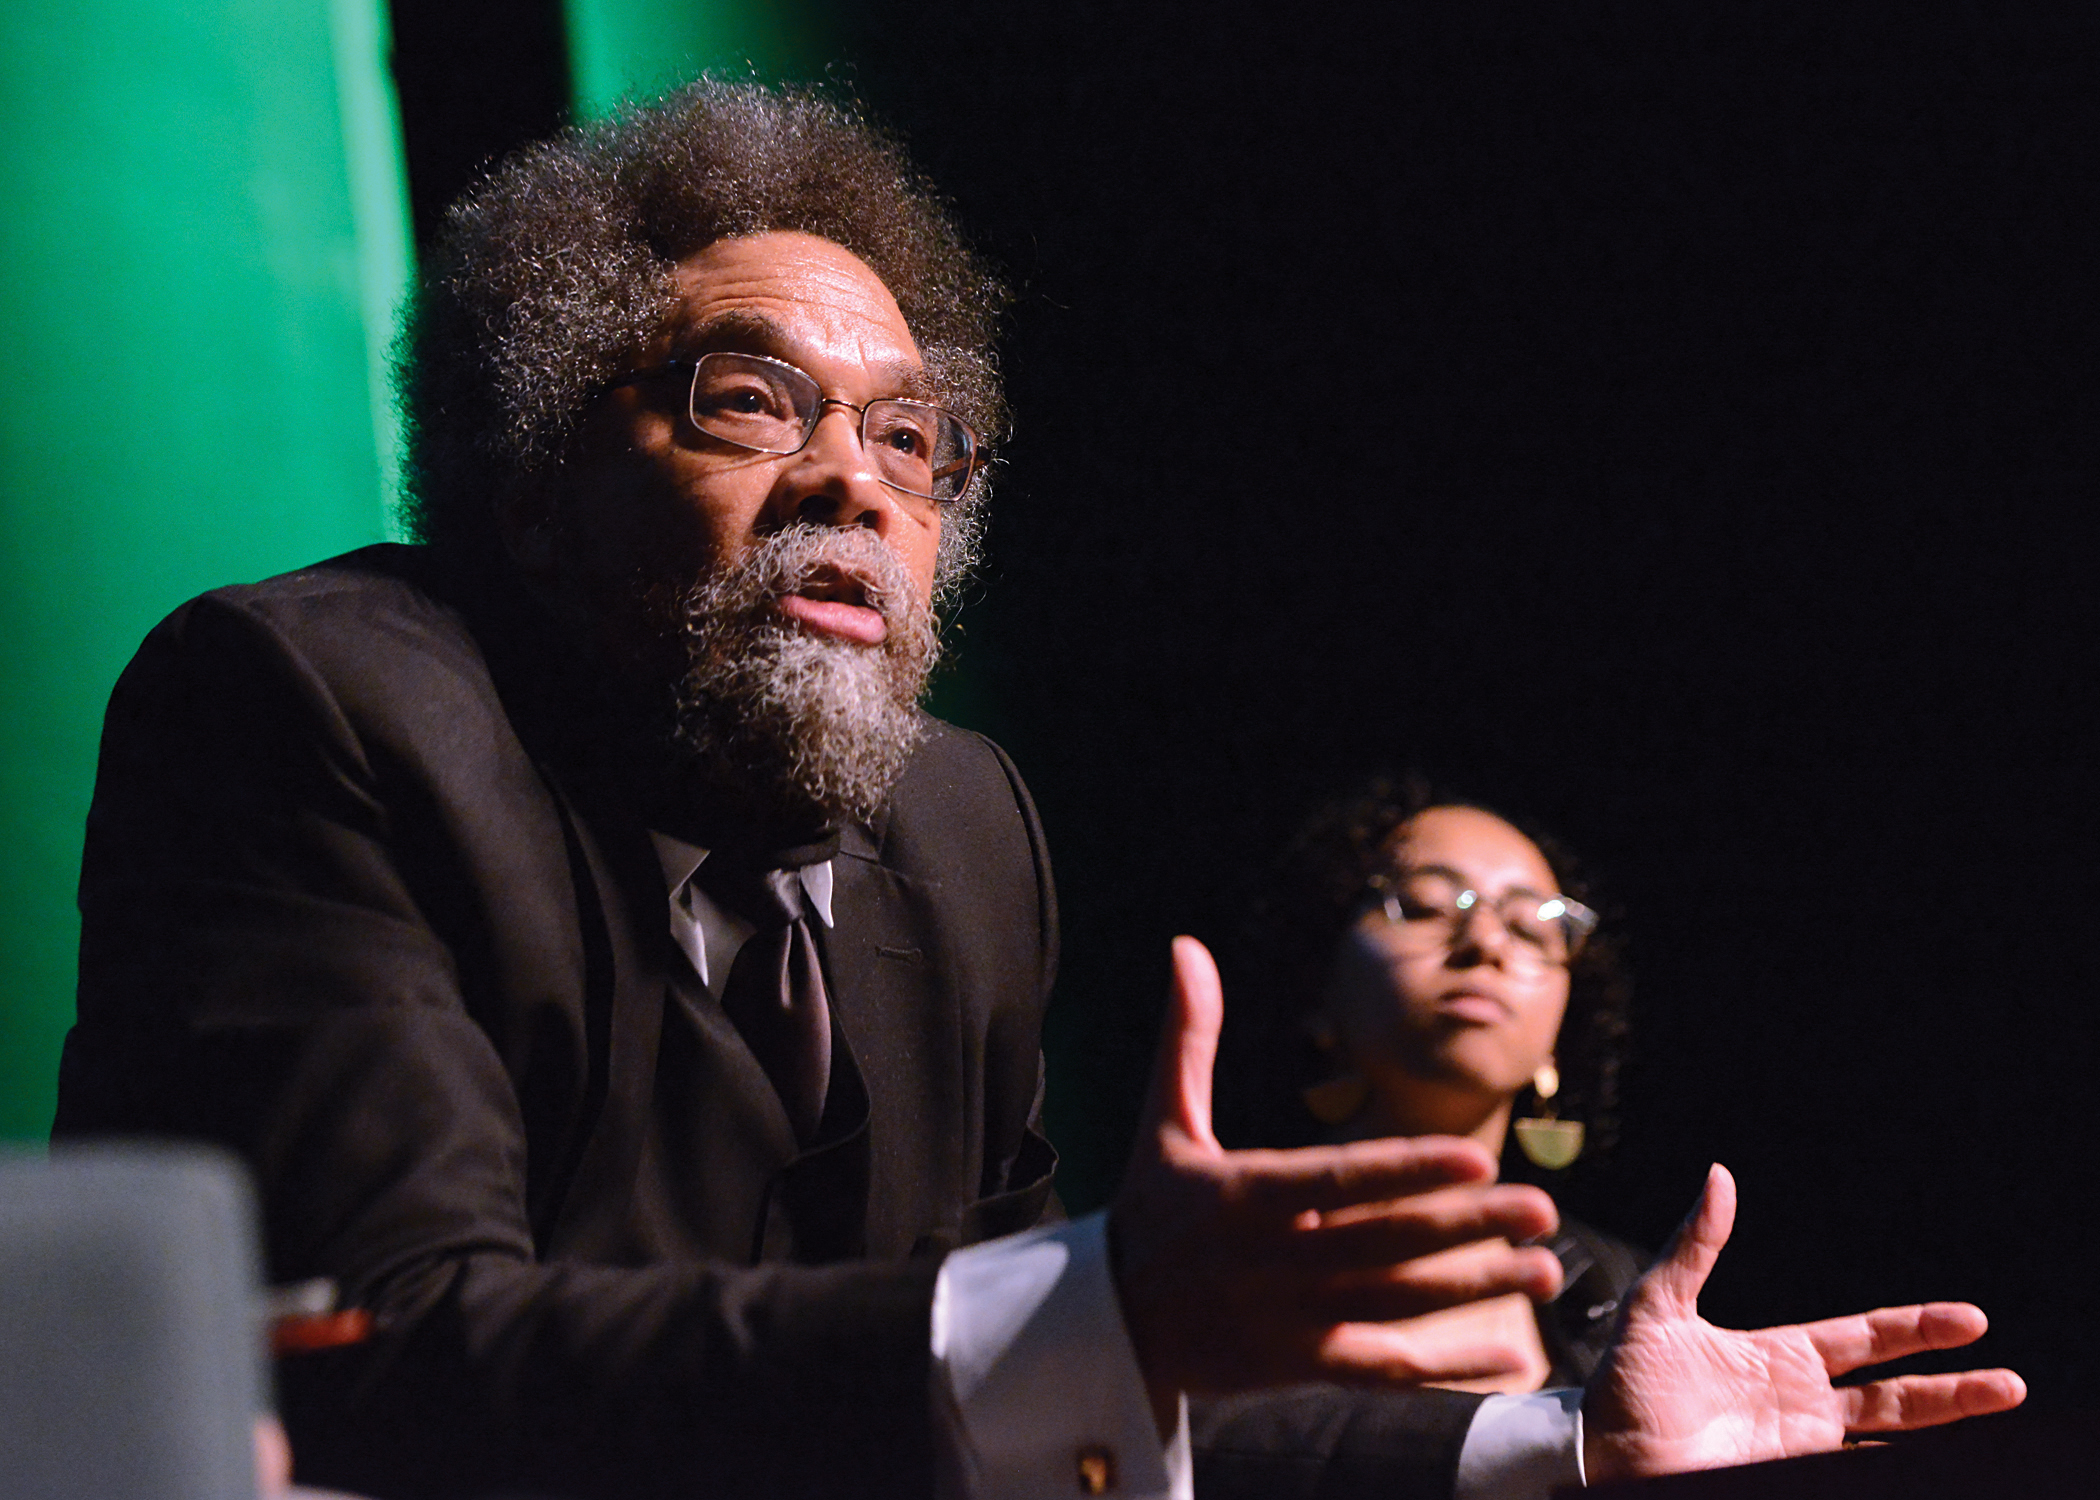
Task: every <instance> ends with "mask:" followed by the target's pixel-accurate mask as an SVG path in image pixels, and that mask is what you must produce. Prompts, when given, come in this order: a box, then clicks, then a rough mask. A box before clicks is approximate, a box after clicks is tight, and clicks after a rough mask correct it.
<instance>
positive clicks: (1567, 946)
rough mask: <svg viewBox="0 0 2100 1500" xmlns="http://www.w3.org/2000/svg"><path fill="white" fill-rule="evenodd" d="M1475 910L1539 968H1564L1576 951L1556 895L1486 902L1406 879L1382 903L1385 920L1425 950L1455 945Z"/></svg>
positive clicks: (1440, 881)
mask: <svg viewBox="0 0 2100 1500" xmlns="http://www.w3.org/2000/svg"><path fill="white" fill-rule="evenodd" d="M1481 907H1486V908H1487V909H1488V910H1490V911H1492V912H1493V913H1494V914H1495V917H1496V920H1498V921H1499V922H1500V923H1501V924H1502V927H1503V930H1504V931H1506V932H1507V933H1508V934H1509V935H1510V937H1511V939H1512V940H1513V941H1515V943H1516V944H1517V945H1518V951H1519V952H1521V953H1525V954H1528V955H1530V956H1532V957H1535V958H1537V959H1539V960H1541V961H1543V962H1545V963H1549V964H1563V963H1566V962H1567V961H1568V960H1569V959H1570V958H1572V957H1574V956H1575V953H1576V951H1577V950H1578V949H1579V948H1580V947H1581V946H1582V938H1583V935H1584V934H1583V931H1582V929H1581V928H1579V927H1578V926H1577V924H1576V922H1575V920H1574V918H1573V917H1572V916H1571V915H1570V914H1569V912H1568V906H1567V903H1566V902H1565V901H1564V900H1563V899H1562V898H1560V897H1558V896H1541V895H1539V894H1538V893H1537V892H1536V891H1510V892H1507V893H1506V894H1504V895H1503V896H1502V897H1501V898H1500V899H1499V900H1496V901H1489V900H1488V899H1487V898H1486V897H1484V896H1482V895H1481V894H1480V893H1479V892H1477V891H1472V890H1468V889H1466V888H1465V887H1464V886H1462V885H1460V884H1459V883H1458V882H1457V881H1455V880H1451V879H1449V878H1448V877H1446V876H1443V875H1437V874H1429V873H1423V874H1414V875H1408V876H1404V877H1402V878H1401V879H1400V880H1399V881H1397V882H1396V883H1395V884H1394V886H1393V887H1392V890H1391V892H1390V894H1389V896H1388V898H1387V901H1386V915H1387V916H1388V917H1389V918H1391V919H1392V920H1393V922H1394V923H1395V925H1397V926H1398V927H1400V928H1401V930H1402V931H1403V932H1404V933H1407V934H1409V935H1410V936H1413V937H1415V938H1418V939H1419V940H1420V941H1421V942H1422V943H1423V944H1424V945H1425V946H1427V945H1431V944H1444V943H1451V942H1455V941H1457V939H1458V935H1459V933H1460V931H1461V930H1462V929H1463V928H1464V926H1465V924H1466V922H1467V921H1468V920H1470V919H1472V918H1473V917H1474V916H1475V915H1476V913H1477V911H1478V909H1479V908H1481Z"/></svg>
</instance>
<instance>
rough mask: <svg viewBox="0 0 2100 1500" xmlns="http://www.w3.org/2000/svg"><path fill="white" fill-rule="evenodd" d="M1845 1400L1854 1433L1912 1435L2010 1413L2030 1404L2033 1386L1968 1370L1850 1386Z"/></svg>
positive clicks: (2002, 1373)
mask: <svg viewBox="0 0 2100 1500" xmlns="http://www.w3.org/2000/svg"><path fill="white" fill-rule="evenodd" d="M1838 1394H1839V1395H1841V1396H1842V1397H1843V1398H1844V1402H1845V1405H1844V1416H1845V1430H1846V1431H1848V1432H1907V1431H1909V1430H1910V1429H1911V1428H1913V1427H1936V1426H1938V1425H1939V1424H1940V1423H1942V1422H1956V1421H1959V1420H1961V1419H1962V1418H1963V1417H1982V1416H1988V1415H1989V1414H1990V1413H1992V1412H1998V1411H2010V1410H2011V1409H2012V1408H2013V1407H2015V1406H2018V1405H2019V1404H2020V1403H2021V1402H2022V1401H2025V1400H2026V1399H2027V1382H2026V1381H2024V1380H2022V1379H2021V1378H2020V1377H2019V1376H2017V1375H2015V1374H2014V1373H2013V1372H2012V1371H2010V1370H1965V1371H1963V1372H1962V1373H1961V1374H1959V1375H1903V1376H1899V1377H1897V1378H1896V1379H1894V1380H1877V1381H1874V1382H1873V1383H1872V1384H1870V1385H1860V1386H1850V1387H1847V1388H1846V1389H1844V1390H1841V1391H1840V1392H1839V1393H1838Z"/></svg>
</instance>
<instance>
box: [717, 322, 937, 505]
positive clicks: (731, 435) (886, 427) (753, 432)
mask: <svg viewBox="0 0 2100 1500" xmlns="http://www.w3.org/2000/svg"><path fill="white" fill-rule="evenodd" d="M824 406H825V401H824V392H823V390H822V389H821V388H820V387H819V386H818V385H817V383H816V381H814V380H812V379H811V378H810V377H809V376H808V375H807V374H805V373H804V372H802V371H801V370H798V369H796V368H795V367H794V366H793V365H790V364H783V363H782V362H781V361H779V360H776V359H766V358H764V357H763V356H760V355H755V354H732V353H723V352H717V353H713V354H704V355H702V356H701V357H700V358H699V360H698V361H697V362H696V363H695V366H694V369H693V395H692V407H691V415H692V419H693V425H694V426H695V427H697V428H699V429H700V430H701V431H702V432H705V433H707V434H708V435H709V436H711V437H718V438H720V439H722V440H723V441H724V442H728V443H735V444H736V445H737V446H738V447H740V448H752V449H755V450H757V451H758V452H760V453H798V452H800V451H801V449H802V445H803V444H804V443H807V442H808V441H809V438H810V434H811V433H813V432H815V431H816V427H817V421H818V419H819V418H820V417H822V416H823V414H824ZM860 440H861V446H862V447H863V448H864V449H866V450H867V454H868V458H869V461H870V462H871V463H873V464H874V466H875V471H876V474H877V476H878V477H879V478H880V479H881V480H882V482H883V483H884V484H887V485H889V486H890V487H891V488H893V489H898V490H902V491H904V492H905V493H906V494H910V495H919V496H923V497H925V498H928V499H932V500H953V499H954V498H955V497H956V496H958V495H960V494H961V493H962V491H963V487H964V486H965V485H966V484H968V483H969V480H970V460H971V455H972V454H973V452H974V451H975V447H976V443H975V440H974V438H973V436H972V434H971V432H970V429H969V428H968V427H967V426H965V425H964V424H963V421H962V419H961V418H959V417H957V416H955V415H954V414H953V413H952V412H948V411H944V410H942V409H941V408H940V407H938V406H930V405H928V404H927V403H925V402H923V401H905V400H901V399H897V398H892V397H885V398H883V399H882V400H878V401H870V402H869V403H868V404H867V406H866V407H865V408H864V409H863V410H862V412H861V420H860Z"/></svg>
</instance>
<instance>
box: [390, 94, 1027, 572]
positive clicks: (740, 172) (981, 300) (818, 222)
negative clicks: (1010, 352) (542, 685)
mask: <svg viewBox="0 0 2100 1500" xmlns="http://www.w3.org/2000/svg"><path fill="white" fill-rule="evenodd" d="M767 230H800V231H803V232H805V233H808V234H814V235H820V236H822V237H823V238H825V239H828V240H831V241H833V242H834V243H836V244H839V245H842V246H844V247H845V248H846V249H848V250H850V251H852V252H853V253H854V254H855V255H857V256H859V257H860V258H861V259H862V260H864V261H866V262H867V263H868V265H869V266H870V267H871V268H872V269H873V270H874V272H875V274H876V275H877V276H879V277H881V278H882V281H883V284H884V285H885V286H887V287H888V288H889V290H890V292H891V294H892V295H893V296H895V297H896V299H897V305H898V307H899V308H900V309H901V310H902V311H903V313H904V317H905V321H906V322H907V323H908V324H909V325H910V328H911V330H912V334H913V337H914V338H915V339H916V340H917V342H918V343H919V346H920V353H921V355H922V357H923V358H924V359H925V361H926V364H927V369H928V373H929V374H930V375H931V377H932V379H933V383H934V387H935V390H936V392H937V393H938V397H939V399H940V400H941V401H942V402H943V403H944V404H946V405H948V406H951V407H952V408H954V409H955V410H956V411H957V412H958V413H959V414H960V415H961V416H962V417H963V418H964V419H965V420H967V421H968V422H969V423H970V424H971V425H972V426H974V427H975V428H976V429H977V430H978V432H979V433H981V434H983V436H984V437H985V439H986V440H987V442H988V443H990V442H996V441H997V440H998V439H999V437H1000V436H1001V435H1002V434H1003V433H1004V430H1005V427H1006V407H1005V402H1004V398H1003V397H1002V395H1001V392H1000V383H999V370H998V364H997V360H996V357H995V353H994V349H993V333H994V325H995V323H996V321H997V318H998V315H999V311H1000V309H1001V307H1002V306H1003V305H1004V303H1005V300H1006V294H1005V291H1004V289H1003V288H1002V287H1001V285H1000V284H999V282H998V280H997V279H996V278H995V277H993V276H992V275H991V273H990V272H989V271H988V270H987V269H986V268H985V267H984V266H983V265H982V264H981V263H980V262H979V261H978V259H977V257H976V256H975V255H973V254H972V252H971V251H970V249H969V247H968V246H967V245H966V244H965V243H964V242H963V239H962V236H961V235H960V233H959V232H958V231H957V229H956V227H955V225H954V222H953V221H952V219H951V218H950V216H949V213H948V209H947V207H946V205H945V204H944V203H943V201H942V200H941V198H940V197H939V195H938V194H936V193H935V191H934V190H933V188H932V186H931V185H930V184H929V183H928V182H927V181H926V180H925V179H924V178H923V177H921V176H920V175H919V173H918V172H917V171H916V170H915V169H914V168H913V167H912V165H911V163H910V162H909V161H908V160H907V159H906V157H905V154H904V151H903V149H902V147H901V146H900V145H899V144H898V143H897V142H896V141H894V140H892V139H891V138H890V137H888V136H886V135H885V134H883V133H882V132H881V131H879V130H878V129H876V128H875V127H874V126H872V125H870V124H869V123H868V122H867V121H866V120H864V119H862V118H861V117H860V115H859V114H858V113H856V112H855V111H854V110H852V109H850V108H848V107H847V106H845V105H842V104H840V103H838V102H836V101H834V100H832V99H829V98H826V97H824V96H822V95H820V94H818V93H815V92H811V91H808V90H803V89H795V88H784V89H777V90H776V89H768V88H764V87H761V86H760V85H757V84H753V83H726V82H721V81H718V80H713V79H702V80H700V81H699V82H697V83H694V84H692V85H690V86H689V87H687V88H685V89H683V90H680V91H679V92H677V93H674V94H672V95H670V96H668V97H666V98H664V99H662V100H660V101H657V102H655V103H652V104H646V105H636V106H630V107H628V108H626V109H624V110H622V111H621V112H620V113H618V114H616V115H615V116H613V117H612V118H610V119H607V120H604V121H602V122H599V123H595V124H590V125H585V126H580V127H577V128H574V129H571V130H567V131H564V132H563V133H562V134H560V135H558V136H556V137H554V138H553V139H552V140H549V141H545V142H542V143H540V144H538V145H535V146H530V147H527V148H525V149H524V150H522V151H519V152H518V153H517V154H515V155H513V156H512V157H510V158H509V159H508V160H506V161H505V162H503V163H502V165H500V166H499V167H497V168H496V170H495V171H494V172H493V173H492V174H491V175H490V176H489V177H488V178H487V179H485V180H484V181H483V182H482V183H481V184H480V185H479V186H478V187H476V188H474V189H473V190H472V191H470V192H469V193H467V194H466V195H465V196H464V197H462V198H461V199H460V200H459V201H458V202H457V203H455V204H454V205H453V206H452V208H451V209H450V211H449V212H448V214H447V215H446V225H445V230H444V233H443V235H442V237H441V239H440V241H439V244H438V247H437V250H436V253H435V255H434V256H433V257H432V258H431V261H430V264H429V267H428V270H427V273H426V275H425V277H424V279H423V282H422V285H421V287H420V289H419V292H418V295H417V300H416V303H415V306H414V308H413V309H412V312H411V316H410V318H409V323H408V328H407V330H406V332H405V334H404V336H403V342H402V348H401V358H400V376H399V378H400V386H401V394H402V404H403V407H404V409H405V414H406V418H407V430H408V464H407V477H408V494H407V497H406V502H405V506H404V518H405V520H406V522H407V524H408V528H409V531H410V532H411V534H412V535H414V536H415V537H416V538H417V539H418V540H420V541H423V542H426V543H429V544H431V545H433V546H435V547H439V548H443V549H448V550H451V551H453V552H455V553H460V554H464V555H467V556H470V557H474V558H478V559H483V560H486V559H490V558H493V557H495V556H498V555H500V543H499V541H498V534H497V530H496V520H495V516H496V509H495V507H496V502H497V501H498V500H499V499H500V498H501V497H503V496H505V495H508V494H513V493H517V492H520V491H529V490H531V489H533V488H535V487H541V486H545V485H546V484H548V483H549V482H550V481H551V480H553V479H554V478H555V477H556V475H557V474H558V471H559V470H560V469H561V467H562V465H563V464H564V463H565V462H566V461H567V460H568V459H569V458H570V457H572V456H573V453H574V449H575V444H576V441H577V438H578V436H579V432H580V429H581V425H582V419H583V416H584V413H585V411H586V409H587V408H588V407H589V405H590V403H591V402H592V401H593V400H594V399H595V398H596V397H597V395H598V394H599V393H600V392H601V391H602V390H603V389H604V387H605V384H606V382H608V381H609V380H611V379H613V378H614V377H616V376H618V375H621V374H623V373H625V372H626V371H627V370H628V368H630V362H631V361H632V360H633V358H634V357H635V355H636V353H637V352H638V351H639V350H640V349H641V348H642V347H643V346H644V345H646V344H647V343H648V342H649V341H650V340H651V339H652V338H654V337H655V336H656V335H657V334H658V333H659V332H660V331H661V329H662V328H663V326H664V323H665V320H666V319H667V317H668V316H669V315H670V313H671V311H672V309H673V308H674V306H675V305H676V294H675V288H674V283H673V272H674V271H675V270H676V268H677V265H678V263H679V262H680V261H681V260H683V259H685V258H686V257H688V256H690V255H693V254H694V253H696V252H698V251H699V250H701V249H703V248H705V247H706V246H707V245H709V244H712V243H713V242H714V241H716V240H719V239H723V238H726V237H730V236H735V235H747V234H757V233H761V232H764V231H767ZM983 491H984V482H983V481H982V480H981V479H980V480H979V481H978V482H977V483H976V484H974V485H973V486H972V487H971V490H970V491H969V493H968V494H966V495H965V496H964V497H963V498H962V499H961V500H960V501H957V502H955V503H954V504H952V505H951V506H949V508H948V509H947V511H946V512H945V513H944V516H943V533H942V540H941V563H942V575H943V578H944V580H946V581H947V582H948V583H949V584H951V585H952V584H953V583H954V582H955V581H956V580H958V579H959V577H960V576H961V574H962V573H964V572H966V571H967V569H968V565H969V563H970V562H971V561H972V560H973V558H974V555H975V550H976V546H977V542H978V537H979V533H980V531H981V520H980V509H981V505H982V501H983Z"/></svg>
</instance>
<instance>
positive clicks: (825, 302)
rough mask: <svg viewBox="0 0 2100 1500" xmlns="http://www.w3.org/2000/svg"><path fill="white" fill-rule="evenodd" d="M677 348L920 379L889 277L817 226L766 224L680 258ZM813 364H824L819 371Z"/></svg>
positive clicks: (892, 379) (673, 337)
mask: <svg viewBox="0 0 2100 1500" xmlns="http://www.w3.org/2000/svg"><path fill="white" fill-rule="evenodd" d="M676 281H677V285H678V288H679V292H680V294H681V295H680V306H679V310H678V312H677V314H676V315H675V316H674V320H673V325H672V327H671V329H670V330H669V332H670V335H671V340H672V343H673V346H674V348H675V350H676V352H678V353H680V354H686V355H690V354H695V353H704V352H706V351H707V350H708V349H710V348H735V349H742V350H746V351H748V352H751V353H755V354H769V355H772V356H773V357H775V358H778V359H785V360H788V361H789V362H791V363H795V364H804V363H808V362H810V361H828V362H832V363H839V364H849V365H855V366H859V367H861V368H863V369H865V370H867V371H868V372H869V373H870V374H872V375H874V376H876V377H878V378H881V379H885V380H887V381H890V382H892V383H895V382H908V383H916V382H918V381H919V380H921V379H922V378H923V374H922V361H921V360H920V357H919V350H918V346H917V344H916V343H915V342H914V341H913V339H912V336H911V329H910V327H909V325H907V324H906V322H905V321H904V314H903V313H902V311H900V310H899V308H898V306H897V300H896V298H895V297H893V296H892V295H891V294H890V290H889V288H888V287H887V286H885V285H884V284H883V282H882V278H881V277H879V276H877V275H876V274H875V272H874V271H873V270H872V269H870V268H869V266H868V264H867V263H866V262H865V261H863V260H861V259H860V257H858V256H857V255H855V254H853V252H852V251H850V250H847V249H845V248H844V247H843V246H840V245H837V244H834V243H832V242H831V241H830V240H826V239H820V238H819V237H817V236H816V235H812V234H803V233H800V232H796V231H779V230H776V231H768V232H766V233H764V234H755V235H744V236H739V237H736V238H733V239H723V240H717V241H715V242H714V243H713V244H711V245H708V246H706V247H705V248H704V249H702V250H700V251H698V252H696V253H695V254H693V255H690V256H688V257H686V259H684V260H683V261H681V262H680V263H679V265H678V269H677V272H676ZM811 373H813V374H815V373H818V372H816V371H812V372H811Z"/></svg>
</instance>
